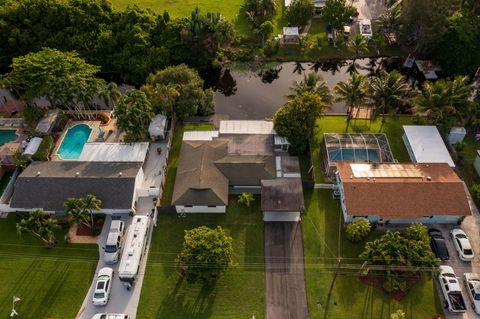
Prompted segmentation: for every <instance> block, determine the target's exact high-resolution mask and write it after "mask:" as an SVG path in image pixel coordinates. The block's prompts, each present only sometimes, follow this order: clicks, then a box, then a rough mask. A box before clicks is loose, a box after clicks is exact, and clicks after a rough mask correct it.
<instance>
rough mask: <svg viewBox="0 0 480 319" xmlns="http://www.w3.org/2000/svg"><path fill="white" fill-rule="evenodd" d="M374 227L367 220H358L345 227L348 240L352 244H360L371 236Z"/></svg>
mask: <svg viewBox="0 0 480 319" xmlns="http://www.w3.org/2000/svg"><path fill="white" fill-rule="evenodd" d="M371 230H372V225H371V224H370V222H369V221H368V220H367V219H366V218H363V217H362V218H356V219H355V220H354V221H353V222H351V223H350V224H348V225H347V226H346V227H345V234H346V236H347V239H348V240H350V241H352V242H359V241H362V240H364V239H365V237H367V236H368V234H370V231H371Z"/></svg>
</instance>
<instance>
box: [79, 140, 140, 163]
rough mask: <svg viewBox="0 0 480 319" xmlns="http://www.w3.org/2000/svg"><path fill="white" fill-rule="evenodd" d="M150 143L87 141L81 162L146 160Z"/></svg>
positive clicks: (80, 158) (81, 155)
mask: <svg viewBox="0 0 480 319" xmlns="http://www.w3.org/2000/svg"><path fill="white" fill-rule="evenodd" d="M147 152H148V143H146V142H145V143H86V144H85V146H84V147H83V150H82V153H81V154H80V157H79V158H78V161H81V162H144V161H145V158H146V156H147Z"/></svg>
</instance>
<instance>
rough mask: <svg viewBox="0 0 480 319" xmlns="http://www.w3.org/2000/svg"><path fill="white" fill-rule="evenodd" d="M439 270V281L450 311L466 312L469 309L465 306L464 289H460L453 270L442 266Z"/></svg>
mask: <svg viewBox="0 0 480 319" xmlns="http://www.w3.org/2000/svg"><path fill="white" fill-rule="evenodd" d="M439 270H440V275H438V280H439V282H440V287H441V288H442V293H443V297H444V298H445V302H446V306H447V308H448V311H450V312H454V313H461V312H465V311H466V310H467V307H466V306H465V301H464V300H463V296H462V289H461V288H460V283H459V282H458V279H457V276H456V275H455V272H454V271H453V268H452V267H450V266H440V267H439Z"/></svg>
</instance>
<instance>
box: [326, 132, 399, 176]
mask: <svg viewBox="0 0 480 319" xmlns="http://www.w3.org/2000/svg"><path fill="white" fill-rule="evenodd" d="M322 152H323V162H324V167H325V173H326V174H327V176H330V177H332V176H333V174H334V173H335V162H338V161H349V162H367V163H392V162H395V159H394V158H393V155H392V151H391V149H390V145H389V144H388V140H387V137H386V136H385V134H362V133H325V134H324V135H323V143H322Z"/></svg>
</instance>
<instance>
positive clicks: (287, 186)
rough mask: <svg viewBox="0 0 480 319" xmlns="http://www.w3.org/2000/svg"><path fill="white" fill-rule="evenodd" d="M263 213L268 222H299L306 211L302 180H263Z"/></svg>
mask: <svg viewBox="0 0 480 319" xmlns="http://www.w3.org/2000/svg"><path fill="white" fill-rule="evenodd" d="M261 183H262V212H263V220H264V221H266V222H298V221H300V214H301V213H302V212H303V211H305V203H304V200H303V189H302V181H301V179H300V178H277V179H269V180H262V182H261Z"/></svg>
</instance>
